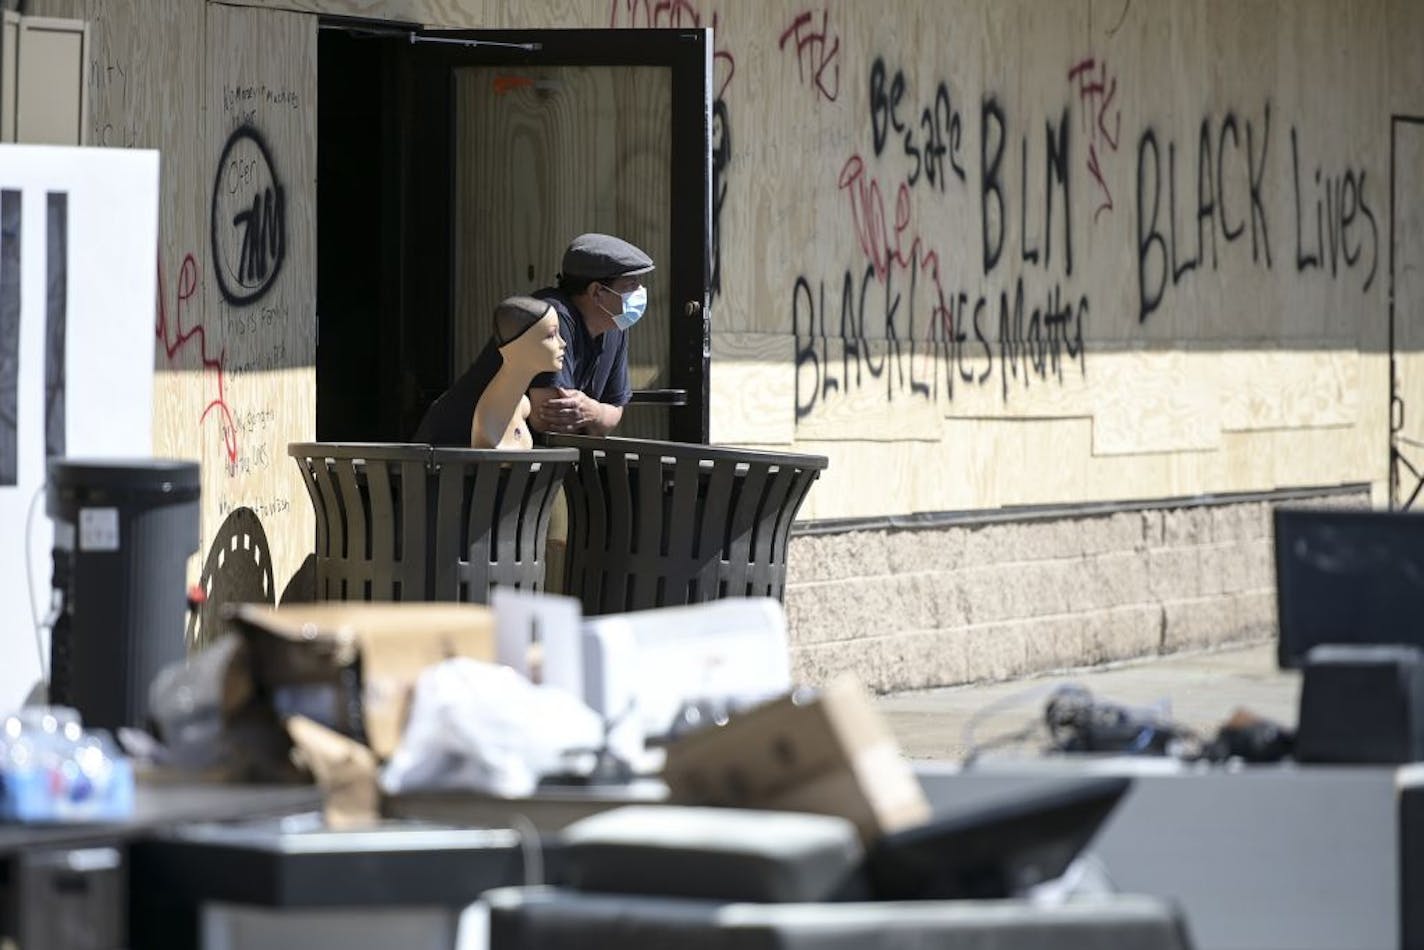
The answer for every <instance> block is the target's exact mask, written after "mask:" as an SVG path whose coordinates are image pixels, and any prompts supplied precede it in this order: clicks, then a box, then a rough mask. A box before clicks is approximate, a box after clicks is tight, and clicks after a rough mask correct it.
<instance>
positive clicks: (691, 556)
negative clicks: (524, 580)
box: [548, 435, 827, 614]
mask: <svg viewBox="0 0 1424 950" xmlns="http://www.w3.org/2000/svg"><path fill="white" fill-rule="evenodd" d="M548 441H549V445H551V446H558V447H563V448H570V449H577V450H578V454H579V461H578V464H577V466H575V467H574V468H573V469H571V470H569V472H568V473H567V474H566V475H565V476H564V487H565V492H566V494H567V496H568V504H569V538H568V571H567V581H566V587H565V590H566V592H567V593H569V594H570V595H572V596H574V597H578V598H579V599H580V600H582V601H583V609H584V613H585V614H604V613H618V612H622V611H627V610H640V609H645V608H650V607H672V606H677V605H680V604H692V603H701V602H704V601H708V600H717V599H719V598H722V597H775V598H777V599H780V598H781V596H782V593H783V591H784V589H785V586H786V549H787V541H788V539H789V537H790V533H791V523H792V521H793V520H794V519H795V517H796V512H797V510H798V509H800V507H801V503H802V502H803V501H805V499H806V493H807V492H808V491H810V489H811V485H812V483H813V482H815V480H816V478H817V477H818V476H819V475H820V473H821V471H822V470H823V469H825V467H826V464H827V461H826V458H825V456H822V455H801V454H794V453H789V452H760V451H752V450H748V449H737V448H727V447H718V446H707V445H693V444H687V443H682V442H659V441H651V440H641V439H620V438H599V437H594V436H575V435H565V436H550V437H549V440H548Z"/></svg>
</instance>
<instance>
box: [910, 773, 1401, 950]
mask: <svg viewBox="0 0 1424 950" xmlns="http://www.w3.org/2000/svg"><path fill="white" fill-rule="evenodd" d="M916 771H917V773H918V774H919V776H920V780H921V783H922V785H923V786H924V789H925V792H926V795H927V796H928V797H929V799H930V801H931V803H932V804H933V805H934V806H935V809H936V811H937V812H940V813H954V812H956V811H963V810H969V809H972V808H974V807H975V806H976V805H981V804H988V803H991V802H993V801H995V800H996V799H997V798H999V797H1001V796H1003V795H1005V794H1009V793H1012V792H1013V791H1015V790H1027V789H1029V788H1033V787H1035V786H1040V785H1043V784H1045V783H1049V782H1052V781H1054V780H1055V779H1059V780H1061V779H1063V778H1069V777H1076V776H1083V775H1088V774H1106V775H1130V776H1132V777H1133V778H1134V779H1135V781H1134V785H1133V787H1132V789H1131V790H1130V791H1129V792H1128V794H1127V796H1126V797H1125V798H1124V800H1123V802H1122V803H1121V805H1119V807H1118V808H1117V810H1116V811H1115V812H1114V813H1113V815H1112V816H1111V817H1110V818H1109V819H1108V821H1107V822H1106V823H1105V824H1104V826H1103V828H1102V830H1101V831H1100V833H1099V834H1098V836H1097V838H1096V839H1095V840H1094V842H1093V844H1092V846H1091V850H1092V851H1093V853H1095V854H1096V855H1097V856H1098V857H1100V858H1101V859H1102V860H1103V862H1104V863H1105V864H1106V866H1107V870H1108V873H1109V874H1110V875H1111V877H1112V880H1113V882H1114V883H1115V884H1116V885H1117V886H1118V888H1119V889H1120V890H1123V891H1129V892H1138V893H1144V894H1152V895H1155V896H1158V897H1165V898H1169V899H1172V900H1175V901H1178V902H1179V903H1180V905H1181V906H1182V908H1183V909H1184V911H1185V912H1186V915H1187V920H1188V924H1189V926H1190V927H1191V931H1192V936H1193V938H1194V940H1195V942H1196V946H1197V947H1198V948H1200V950H1226V948H1232V950H1235V948H1243V950H1244V948H1255V950H1317V948H1318V950H1386V948H1397V947H1399V946H1401V936H1400V934H1401V915H1402V913H1403V911H1404V904H1405V901H1406V898H1407V895H1405V894H1403V893H1402V885H1401V867H1400V841H1401V827H1400V808H1399V801H1400V795H1401V793H1402V792H1404V791H1408V792H1409V793H1410V794H1424V766H1405V767H1399V768H1396V767H1393V766H1354V767H1330V766H1294V765H1284V766H1254V767H1244V768H1239V769H1229V768H1223V767H1197V766H1194V765H1191V764H1183V763H1177V762H1175V761H1171V760H1165V759H1124V758H1108V759H1092V758H1087V757H1083V758H1059V759H1021V760H1013V759H1009V760H996V759H992V758H989V759H984V760H981V762H980V764H978V765H976V766H974V767H972V768H970V769H968V770H963V769H961V768H959V767H958V766H955V765H938V764H935V763H917V766H916ZM1413 899H1414V900H1421V899H1424V895H1415V896H1414V898H1413ZM1417 936H1420V937H1424V935H1417Z"/></svg>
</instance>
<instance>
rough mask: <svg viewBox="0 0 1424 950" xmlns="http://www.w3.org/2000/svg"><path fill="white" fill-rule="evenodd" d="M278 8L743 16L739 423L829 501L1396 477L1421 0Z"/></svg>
mask: <svg viewBox="0 0 1424 950" xmlns="http://www.w3.org/2000/svg"><path fill="white" fill-rule="evenodd" d="M249 2H256V0H249ZM260 5H265V6H271V7H284V8H292V9H301V10H308V11H314V12H315V11H321V12H328V13H348V14H359V15H362V16H371V17H389V18H393V19H402V20H408V21H417V22H425V23H429V24H432V25H437V26H457V27H464V28H471V27H481V26H487V27H491V28H510V27H531V28H536V27H546V26H567V27H607V26H613V27H627V28H639V27H648V26H714V27H715V28H716V31H717V32H716V35H717V40H716V46H717V55H716V61H715V66H716V70H717V75H716V79H715V83H716V89H715V92H716V95H717V128H716V130H715V131H716V137H717V148H716V154H715V165H716V178H717V181H716V188H717V190H718V194H719V196H723V197H722V199H721V201H720V202H719V207H718V210H717V222H716V223H717V229H716V230H717V234H718V239H717V242H716V246H715V248H714V260H715V263H716V265H717V267H716V276H717V281H716V283H717V288H716V289H717V295H716V297H715V299H714V310H713V327H714V329H713V364H712V387H713V388H712V393H713V395H712V408H711V418H712V426H713V432H712V435H713V439H714V441H719V442H731V443H745V444H776V445H795V446H797V447H799V448H803V449H806V450H810V451H817V452H824V453H826V454H828V455H830V456H831V459H832V462H831V467H830V470H829V472H828V473H827V476H826V478H825V479H824V481H823V482H822V483H821V484H820V485H819V486H818V487H817V489H816V491H815V492H813V493H812V496H811V499H810V501H809V503H808V506H807V508H806V509H805V513H806V514H807V515H810V516H813V517H841V516H854V515H869V514H883V513H899V512H908V511H922V510H941V509H959V508H978V507H994V506H999V505H1009V504H1020V503H1036V502H1074V501H1085V500H1091V499H1109V498H1138V497H1163V496H1174V495H1190V494H1195V493H1204V492H1224V491H1233V490H1246V489H1266V488H1272V487H1277V486H1287V485H1325V484H1337V483H1341V482H1350V481H1368V482H1371V483H1373V484H1374V485H1375V486H1376V490H1377V495H1378V494H1379V493H1380V492H1381V491H1382V487H1383V485H1384V480H1385V477H1386V471H1387V461H1388V455H1387V441H1388V419H1387V399H1388V363H1387V337H1388V325H1387V321H1386V317H1387V299H1386V283H1387V276H1388V275H1387V265H1388V258H1389V253H1388V252H1389V246H1388V239H1389V220H1390V203H1391V195H1390V192H1389V188H1388V185H1389V172H1390V151H1389V150H1390V139H1389V129H1390V114H1391V112H1392V111H1394V112H1399V111H1413V112H1415V113H1424V85H1421V81H1420V76H1419V69H1418V67H1417V66H1415V65H1411V63H1410V56H1411V55H1412V54H1411V53H1410V50H1412V49H1414V48H1415V44H1410V43H1408V42H1405V41H1403V40H1401V39H1400V38H1401V37H1406V36H1411V35H1412V36H1414V37H1416V39H1417V38H1419V37H1420V36H1421V29H1424V16H1422V15H1421V13H1420V12H1419V10H1418V9H1417V5H1415V4H1410V3H1408V2H1403V0H1399V2H1386V0H1376V2H1355V3H1348V4H1344V3H1338V2H1333V0H1306V2H1285V0H1281V2H1263V3H1252V4H1240V3H1237V2H1233V0H1201V2H1192V3H1180V2H1169V0H1155V2H1143V0H1137V2H1127V0H1073V2H1061V3H1049V4H1045V3H1041V2H1036V0H1019V2H1009V0H957V2H931V0H897V2H890V3H883V4H866V3H852V2H823V3H820V4H805V3H801V2H792V0H773V2H768V3H764V4H755V5H753V4H736V3H729V2H725V0H723V2H716V0H710V2H697V3H692V2H683V0H678V2H673V3H653V2H650V0H607V2H605V0H588V2H575V0H568V2H559V3H556V2H549V3H538V4H528V3H526V4H505V3H498V2H493V0H483V2H482V0H385V2H379V0H359V2H358V0H260ZM1411 227H1413V225H1411ZM1020 301H1021V303H1020Z"/></svg>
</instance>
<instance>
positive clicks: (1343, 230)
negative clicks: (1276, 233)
mask: <svg viewBox="0 0 1424 950" xmlns="http://www.w3.org/2000/svg"><path fill="white" fill-rule="evenodd" d="M1321 172H1322V170H1321V168H1320V167H1319V166H1318V165H1317V166H1316V168H1315V179H1314V180H1315V184H1314V188H1313V192H1314V195H1315V241H1314V243H1311V241H1310V238H1309V236H1308V235H1307V234H1306V232H1305V218H1304V217H1303V216H1302V206H1301V192H1300V150H1299V146H1298V144H1297V141H1296V130H1295V127H1294V126H1292V127H1291V179H1292V183H1293V184H1294V185H1295V269H1296V270H1297V271H1299V272H1302V273H1303V272H1305V271H1307V270H1310V269H1312V268H1321V269H1324V268H1325V267H1326V266H1327V264H1328V266H1329V268H1330V276H1331V277H1335V276H1336V275H1338V274H1339V272H1340V262H1341V260H1342V259H1343V260H1344V263H1345V267H1346V268H1353V267H1354V266H1355V265H1357V264H1359V263H1360V262H1361V260H1362V259H1363V253H1364V246H1363V244H1361V243H1358V242H1357V243H1355V244H1354V248H1353V249H1351V240H1352V235H1353V232H1354V229H1355V225H1356V216H1357V215H1364V217H1365V220H1366V221H1368V222H1369V243H1370V252H1369V262H1370V265H1369V271H1368V273H1366V274H1365V280H1364V284H1363V286H1361V287H1360V291H1361V292H1362V293H1363V292H1365V291H1368V290H1369V289H1370V286H1371V285H1372V284H1373V283H1374V280H1375V270H1376V268H1377V266H1378V264H1379V227H1378V225H1376V223H1375V213H1374V212H1373V211H1372V210H1370V206H1369V202H1368V199H1367V198H1366V197H1365V170H1364V169H1363V168H1360V169H1355V168H1347V169H1345V171H1344V172H1341V173H1339V174H1335V175H1328V176H1324V177H1322V174H1321ZM1305 214H1307V215H1308V214H1309V204H1308V203H1307V205H1306V206H1305Z"/></svg>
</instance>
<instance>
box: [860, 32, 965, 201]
mask: <svg viewBox="0 0 1424 950" xmlns="http://www.w3.org/2000/svg"><path fill="white" fill-rule="evenodd" d="M885 77H886V66H885V60H884V59H883V58H881V57H879V56H877V57H876V58H875V62H874V63H872V64H871V66H870V129H871V135H872V144H873V145H874V147H875V154H876V156H877V157H878V156H880V155H881V153H882V152H884V151H885V146H886V143H887V142H888V141H889V139H890V133H891V132H892V131H893V132H894V133H895V135H896V137H897V138H899V139H900V140H901V142H902V143H903V146H904V152H905V158H906V159H907V160H908V161H909V162H910V163H911V165H910V170H909V171H908V172H907V173H906V175H905V181H906V183H907V184H909V185H910V186H911V187H914V185H915V184H916V183H917V182H918V181H919V180H920V178H921V176H922V175H923V177H924V179H925V181H926V182H928V183H929V185H930V187H931V188H938V189H939V190H940V191H944V189H945V185H946V184H947V181H946V175H945V167H944V166H945V162H946V160H948V162H949V168H950V170H952V171H953V172H954V173H955V174H956V175H958V176H959V180H960V181H963V180H964V162H963V157H962V154H961V151H960V145H961V140H962V138H963V134H964V128H963V125H964V123H963V119H962V118H961V116H960V113H959V110H958V109H957V108H955V106H954V101H953V99H952V98H951V97H950V94H949V86H948V85H946V84H945V83H943V82H941V83H940V84H939V85H938V86H937V87H935V92H934V99H933V101H932V102H930V103H927V104H926V105H925V106H924V107H923V108H922V109H921V110H920V112H919V119H918V122H916V119H915V111H914V109H913V107H911V108H910V117H909V118H908V119H907V118H903V117H902V116H901V115H900V106H901V100H903V99H904V98H905V92H906V88H907V87H906V81H905V73H904V71H903V70H899V69H897V70H895V75H894V76H892V77H891V78H890V79H889V84H888V86H887V84H886V78H885Z"/></svg>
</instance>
